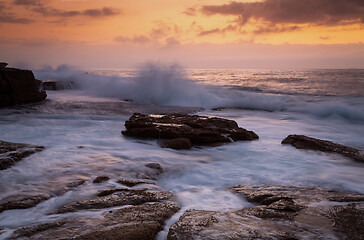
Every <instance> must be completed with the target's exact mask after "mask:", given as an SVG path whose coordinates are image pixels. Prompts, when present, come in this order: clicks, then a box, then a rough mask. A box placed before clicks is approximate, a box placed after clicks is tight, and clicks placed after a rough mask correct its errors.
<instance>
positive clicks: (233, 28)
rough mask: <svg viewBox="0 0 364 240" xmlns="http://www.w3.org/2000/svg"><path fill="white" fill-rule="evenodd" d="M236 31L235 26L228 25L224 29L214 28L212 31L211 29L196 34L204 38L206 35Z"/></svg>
mask: <svg viewBox="0 0 364 240" xmlns="http://www.w3.org/2000/svg"><path fill="white" fill-rule="evenodd" d="M236 29H237V27H236V26H233V25H229V26H227V27H225V28H214V29H211V30H204V31H201V32H200V33H198V36H200V37H201V36H206V35H211V34H216V33H218V34H225V33H226V32H228V31H235V30H236Z"/></svg>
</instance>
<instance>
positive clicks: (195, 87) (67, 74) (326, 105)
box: [35, 63, 364, 122]
mask: <svg viewBox="0 0 364 240" xmlns="http://www.w3.org/2000/svg"><path fill="white" fill-rule="evenodd" d="M35 74H36V77H37V78H40V79H42V80H61V81H72V82H74V83H75V84H76V85H77V86H79V87H80V88H81V89H82V91H83V92H84V93H86V94H89V95H92V96H99V97H112V98H120V99H132V100H133V101H135V102H137V103H142V104H154V105H170V106H186V107H203V108H206V109H212V108H242V109H250V110H263V111H272V112H273V111H290V112H299V113H303V114H309V115H313V116H316V117H320V118H327V117H330V118H332V117H334V118H341V119H345V120H348V121H354V122H355V121H359V122H362V121H364V108H363V106H354V105H352V104H350V103H345V102H343V101H341V99H339V100H337V99H335V98H334V97H331V98H330V97H328V98H326V99H323V100H320V101H315V102H312V101H311V99H309V100H307V99H306V98H305V97H307V96H305V97H302V95H300V94H297V95H292V94H290V95H283V94H270V93H263V92H251V91H244V90H241V89H236V88H231V87H229V86H210V85H204V84H201V83H197V82H196V81H193V80H192V79H190V78H189V77H188V74H187V71H185V70H184V69H183V68H181V67H180V66H178V65H161V64H153V63H148V64H144V65H142V67H140V68H139V69H138V70H136V71H135V75H134V76H118V75H103V74H97V73H87V72H85V71H82V70H79V69H76V68H73V67H70V66H67V65H61V66H59V67H57V68H55V69H54V68H52V67H45V68H43V69H40V70H38V71H36V72H35Z"/></svg>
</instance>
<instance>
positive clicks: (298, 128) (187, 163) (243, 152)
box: [0, 65, 364, 239]
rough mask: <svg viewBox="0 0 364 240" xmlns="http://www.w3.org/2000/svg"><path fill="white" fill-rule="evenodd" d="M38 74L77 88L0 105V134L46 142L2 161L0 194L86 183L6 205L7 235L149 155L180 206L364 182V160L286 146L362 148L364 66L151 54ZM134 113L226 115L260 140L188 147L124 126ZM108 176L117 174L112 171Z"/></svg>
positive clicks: (230, 204) (234, 202) (239, 202)
mask: <svg viewBox="0 0 364 240" xmlns="http://www.w3.org/2000/svg"><path fill="white" fill-rule="evenodd" d="M35 76H36V78H38V79H42V80H57V81H67V82H72V88H74V89H73V90H59V91H47V94H48V98H47V100H46V101H45V102H44V103H41V104H31V105H25V106H17V107H13V108H7V109H0V136H1V140H3V141H10V142H24V143H30V144H37V145H42V146H45V147H46V150H45V151H43V152H40V153H39V154H35V155H32V156H30V157H29V158H28V159H26V160H23V161H20V162H18V163H17V164H16V166H14V167H12V168H9V169H7V170H3V171H1V173H0V183H1V184H0V198H1V199H2V198H5V197H7V196H10V195H15V194H19V193H20V192H24V193H26V192H45V193H49V191H51V190H50V189H52V186H54V185H55V184H60V183H63V182H67V181H70V180H72V179H85V180H87V183H86V184H85V186H82V187H79V188H77V189H75V190H73V191H71V192H68V193H67V194H65V195H62V196H58V197H54V198H52V199H50V200H48V201H45V202H43V203H41V204H38V205H37V206H36V207H34V208H30V209H23V210H10V211H4V212H2V213H1V214H0V227H2V228H4V229H5V230H4V231H5V232H6V233H5V234H2V235H0V239H1V238H5V237H6V236H7V235H8V234H10V233H11V231H13V230H14V229H16V228H18V227H23V226H29V225H32V224H35V223H42V222H46V221H49V220H51V219H52V220H57V219H61V218H62V216H58V215H48V213H49V212H52V211H54V210H55V209H57V207H59V206H61V205H63V204H65V203H68V202H70V201H71V200H72V201H75V200H78V199H85V198H87V197H90V196H92V194H94V193H95V192H97V191H98V190H99V188H100V186H99V185H95V184H92V181H90V179H91V180H92V179H93V178H95V177H96V176H100V175H108V176H110V177H111V178H115V179H117V178H120V177H125V178H128V177H130V176H123V175H121V172H123V174H125V172H127V171H129V170H130V171H132V170H133V169H138V168H139V167H140V166H143V165H144V164H145V163H150V162H158V163H160V164H161V165H162V167H163V168H164V169H165V173H164V174H163V175H162V177H161V179H160V180H158V181H159V183H158V184H159V185H160V186H162V187H164V188H165V189H167V190H170V191H172V192H173V193H174V194H175V195H176V197H177V200H178V201H179V203H180V204H181V206H182V211H181V212H180V213H179V215H181V213H183V211H184V210H186V209H191V208H194V209H205V210H222V211H223V210H231V209H239V208H242V207H247V206H250V204H249V203H248V202H246V201H245V200H244V199H241V198H239V197H237V196H236V195H234V194H232V193H230V192H228V191H225V189H226V188H227V187H230V186H233V185H237V184H241V185H263V184H266V185H284V186H303V187H318V188H329V189H340V190H348V191H355V192H359V193H364V184H363V183H364V174H363V172H364V164H362V163H358V162H355V161H353V160H351V159H348V158H345V157H343V156H340V155H337V154H327V153H321V152H315V151H308V150H298V149H295V148H293V147H292V146H286V145H281V141H282V140H283V139H284V138H285V137H286V136H287V135H289V134H304V135H307V136H311V137H316V138H320V139H326V140H330V141H333V142H336V143H341V144H345V145H348V146H352V147H356V148H359V149H362V150H364V70H362V69H353V70H299V71H298V70H183V69H181V68H179V67H178V66H167V67H160V66H156V65H147V66H145V67H144V68H143V69H140V70H119V69H112V70H110V69H108V70H86V71H85V70H77V69H74V68H70V67H67V66H61V67H58V68H56V69H53V68H50V67H48V68H44V69H41V70H38V71H35ZM133 112H146V113H152V112H189V113H196V114H199V115H206V116H217V117H223V118H228V119H232V120H235V121H236V122H237V123H238V124H239V126H241V127H243V128H246V129H248V130H253V131H254V132H256V133H257V134H258V135H259V137H260V139H259V140H257V141H252V142H236V143H231V144H227V145H222V146H219V147H213V148H212V147H201V148H194V149H192V150H188V151H187V150H186V151H176V150H172V149H163V148H160V147H159V146H158V144H157V142H156V141H154V140H140V139H133V138H126V137H124V136H122V135H121V133H120V131H121V130H123V129H124V123H125V121H126V120H127V119H128V118H129V117H130V116H131V114H132V113H133ZM79 146H82V148H79ZM105 186H107V187H109V188H113V187H116V186H117V185H116V183H115V182H113V181H109V182H107V183H105V185H103V186H102V187H104V188H105ZM84 214H85V215H87V214H88V215H93V214H95V215H97V212H92V211H89V212H87V211H85V212H84ZM179 215H178V216H179ZM69 216H70V217H72V213H70V215H69ZM178 216H174V217H173V219H172V220H171V223H173V221H175V220H176V219H177V218H178ZM167 227H168V226H167ZM167 231H168V229H165V231H164V232H162V233H161V234H160V235H159V239H164V238H165V236H166V233H167Z"/></svg>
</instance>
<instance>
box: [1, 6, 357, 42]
mask: <svg viewBox="0 0 364 240" xmlns="http://www.w3.org/2000/svg"><path fill="white" fill-rule="evenodd" d="M35 2H37V1H35ZM38 2H39V3H42V4H43V1H38ZM239 2H254V1H239ZM196 3H198V4H196ZM4 4H6V6H7V8H5V9H8V11H9V12H11V13H12V14H13V16H16V17H18V18H24V16H26V18H27V19H29V20H31V21H32V22H30V23H27V24H22V23H7V22H2V23H0V24H1V25H0V27H1V29H2V31H0V38H3V39H23V40H24V39H25V40H32V39H33V40H41V39H43V40H54V41H71V42H72V41H76V42H84V43H90V44H166V43H169V42H174V43H179V44H192V43H213V44H228V43H260V44H285V43H289V44H346V43H361V42H363V39H364V31H363V25H362V24H359V23H357V24H348V25H341V26H317V25H314V24H292V23H287V24H277V25H275V26H274V27H273V30H272V29H271V28H272V26H271V25H269V24H267V23H265V22H263V21H262V20H259V19H258V20H256V19H253V20H251V21H250V22H249V23H247V24H245V25H243V26H239V24H237V23H236V16H231V15H218V14H216V15H210V16H209V15H206V14H202V13H201V11H200V9H201V6H203V5H204V4H208V5H222V4H229V1H224V2H222V1H217V0H216V1H203V0H201V1H198V2H196V1H193V0H185V1H171V0H159V1H150V0H138V1H120V0H109V1H106V2H105V1H101V0H78V1H76V0H75V1H73V0H63V1H55V0H48V1H44V7H45V8H53V9H58V10H59V11H78V12H82V11H85V10H86V9H102V8H104V7H108V8H112V9H114V10H115V11H116V12H117V13H115V14H110V15H105V16H94V17H91V16H86V15H82V14H80V15H77V16H57V15H42V14H41V13H39V12H36V11H34V10H32V9H35V8H37V7H39V6H24V5H15V4H13V1H12V0H11V1H10V0H7V1H4ZM187 9H192V10H193V11H192V10H191V13H190V15H187V14H185V13H184V12H186V11H187ZM294 26H297V30H292V31H291V30H285V29H287V28H290V27H294ZM229 27H230V29H229ZM274 28H276V29H278V30H275V29H274ZM260 30H261V32H259V31H260Z"/></svg>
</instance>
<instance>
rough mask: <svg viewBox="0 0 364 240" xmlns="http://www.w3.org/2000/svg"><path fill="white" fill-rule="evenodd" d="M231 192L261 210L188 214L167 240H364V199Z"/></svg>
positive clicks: (329, 193) (267, 190)
mask: <svg viewBox="0 0 364 240" xmlns="http://www.w3.org/2000/svg"><path fill="white" fill-rule="evenodd" d="M229 190H230V191H233V192H235V193H236V194H239V195H241V196H242V197H245V198H246V199H247V200H248V201H249V202H252V203H255V204H258V205H257V206H254V207H250V208H244V209H241V210H237V211H230V212H218V211H203V210H194V209H192V210H187V211H186V212H185V213H184V214H183V215H182V216H181V217H180V218H179V220H178V221H177V222H176V223H175V224H173V225H172V226H171V228H170V230H169V233H168V238H167V239H168V240H177V239H178V240H187V239H287V240H288V239H364V229H363V228H362V226H363V224H364V202H363V201H364V195H361V194H356V193H349V192H343V191H335V190H324V189H314V188H298V187H283V186H258V187H251V186H234V187H231V188H229ZM339 202H340V203H339Z"/></svg>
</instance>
